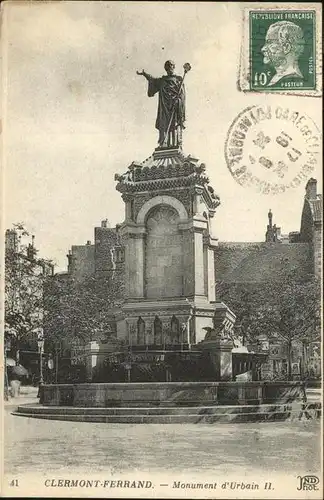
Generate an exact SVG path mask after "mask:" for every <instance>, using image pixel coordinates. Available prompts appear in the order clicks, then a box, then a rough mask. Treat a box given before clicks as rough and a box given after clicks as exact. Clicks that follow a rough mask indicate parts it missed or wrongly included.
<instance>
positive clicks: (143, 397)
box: [40, 381, 306, 408]
mask: <svg viewBox="0 0 324 500" xmlns="http://www.w3.org/2000/svg"><path fill="white" fill-rule="evenodd" d="M292 401H303V402H304V401H306V393H305V386H304V384H303V383H301V382H261V381H259V382H158V383H155V382H153V383H150V382H143V383H116V384H111V383H106V384H93V383H92V384H53V385H43V386H41V388H40V402H41V404H44V405H47V406H74V407H83V408H89V407H91V408H107V407H132V406H134V407H152V406H153V407H154V406H156V407H158V406H166V407H168V406H175V407H177V406H218V405H226V404H227V405H229V404H230V405H247V404H252V405H261V404H271V403H290V402H292Z"/></svg>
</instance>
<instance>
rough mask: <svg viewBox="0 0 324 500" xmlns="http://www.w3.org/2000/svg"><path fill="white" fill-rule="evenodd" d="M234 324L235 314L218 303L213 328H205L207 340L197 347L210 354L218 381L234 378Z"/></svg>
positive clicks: (221, 303)
mask: <svg viewBox="0 0 324 500" xmlns="http://www.w3.org/2000/svg"><path fill="white" fill-rule="evenodd" d="M234 323H235V315H234V313H233V312H232V311H231V310H230V309H229V308H228V307H227V306H226V305H225V304H224V303H223V302H217V303H216V305H215V315H214V319H213V328H205V330H206V331H207V333H206V336H205V339H204V340H203V341H202V342H200V343H199V344H198V345H197V348H199V349H201V350H202V351H205V352H208V354H209V359H210V361H211V363H212V365H213V367H214V373H215V378H216V380H232V378H233V370H232V349H233V347H234V340H233V336H232V330H233V327H234Z"/></svg>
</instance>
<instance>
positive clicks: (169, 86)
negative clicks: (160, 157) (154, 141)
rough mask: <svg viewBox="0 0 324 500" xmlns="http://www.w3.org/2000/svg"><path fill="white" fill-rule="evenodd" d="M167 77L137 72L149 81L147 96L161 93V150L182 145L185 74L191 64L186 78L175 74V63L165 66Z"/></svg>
mask: <svg viewBox="0 0 324 500" xmlns="http://www.w3.org/2000/svg"><path fill="white" fill-rule="evenodd" d="M164 69H165V71H166V73H167V74H166V75H163V76H162V77H160V78H154V77H153V76H151V75H149V74H148V73H146V71H144V69H143V70H142V71H136V73H137V74H138V75H141V76H144V77H145V78H146V80H147V81H148V90H147V95H148V96H149V97H153V96H154V95H155V94H156V93H157V92H158V93H159V104H158V112H157V118H156V123H155V127H156V128H157V129H158V131H159V140H158V142H159V146H160V147H161V148H177V147H181V144H182V130H183V129H184V128H185V125H184V124H185V88H184V84H183V80H184V76H185V74H186V73H187V72H188V71H189V70H190V69H191V67H190V64H188V63H186V64H185V65H184V76H183V77H182V76H179V75H176V74H175V71H174V70H175V64H174V62H173V61H166V63H165V65H164Z"/></svg>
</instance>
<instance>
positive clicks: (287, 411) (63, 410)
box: [13, 402, 321, 424]
mask: <svg viewBox="0 0 324 500" xmlns="http://www.w3.org/2000/svg"><path fill="white" fill-rule="evenodd" d="M13 415H16V416H22V417H30V418H41V419H49V420H64V421H74V422H102V423H120V424H124V423H127V424H144V423H147V424H153V423H157V424H170V423H181V424H183V423H194V424H196V423H215V422H217V423H234V422H235V423H243V422H271V421H278V420H287V419H313V418H320V415H321V404H320V403H318V402H317V403H311V404H306V405H303V404H302V403H293V404H281V405H280V404H278V405H260V406H255V405H253V406H248V405H245V406H243V405H242V406H222V407H220V406H213V407H201V406H200V407H186V408H178V407H174V408H167V407H166V408H143V407H140V408H77V407H54V406H47V407H42V406H38V405H33V406H31V405H25V406H19V407H18V409H17V411H15V412H13Z"/></svg>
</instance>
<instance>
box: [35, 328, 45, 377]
mask: <svg viewBox="0 0 324 500" xmlns="http://www.w3.org/2000/svg"><path fill="white" fill-rule="evenodd" d="M37 345H38V352H39V385H43V383H44V379H43V352H44V337H43V334H42V333H41V334H39V335H38V338H37Z"/></svg>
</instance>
